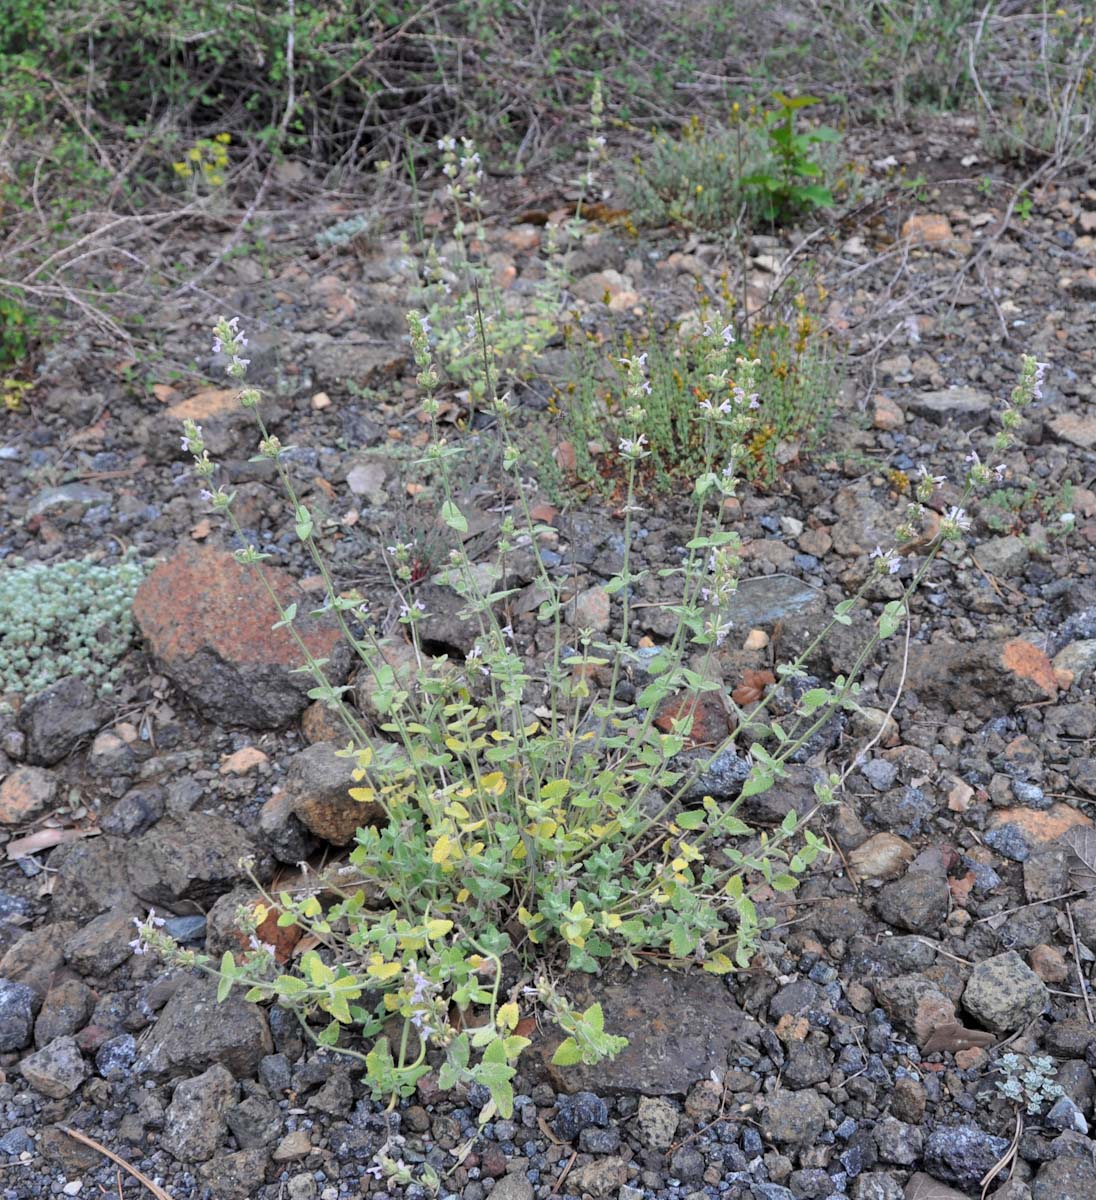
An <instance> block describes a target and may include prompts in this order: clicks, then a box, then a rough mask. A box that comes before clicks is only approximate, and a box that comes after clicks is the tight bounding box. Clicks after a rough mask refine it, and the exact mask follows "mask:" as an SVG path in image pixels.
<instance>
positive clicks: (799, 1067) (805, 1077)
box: [782, 1041, 833, 1090]
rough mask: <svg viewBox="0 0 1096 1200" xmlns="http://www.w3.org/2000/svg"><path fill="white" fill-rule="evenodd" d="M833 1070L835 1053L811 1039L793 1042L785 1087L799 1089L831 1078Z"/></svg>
mask: <svg viewBox="0 0 1096 1200" xmlns="http://www.w3.org/2000/svg"><path fill="white" fill-rule="evenodd" d="M832 1070H833V1055H832V1054H831V1053H830V1052H829V1051H828V1050H827V1049H826V1048H825V1046H821V1045H819V1044H818V1043H817V1042H811V1041H807V1042H792V1044H791V1045H790V1046H789V1047H788V1057H787V1060H786V1061H785V1063H784V1074H783V1076H782V1079H783V1081H784V1085H785V1087H789V1088H792V1089H793V1090H798V1089H799V1088H805V1087H813V1086H814V1085H815V1084H816V1083H822V1082H823V1081H825V1080H826V1079H829V1077H830V1072H831V1071H832Z"/></svg>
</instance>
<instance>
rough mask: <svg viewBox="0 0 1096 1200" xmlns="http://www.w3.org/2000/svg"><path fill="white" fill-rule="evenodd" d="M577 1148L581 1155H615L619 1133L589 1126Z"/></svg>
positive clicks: (581, 1136) (579, 1138) (618, 1144)
mask: <svg viewBox="0 0 1096 1200" xmlns="http://www.w3.org/2000/svg"><path fill="white" fill-rule="evenodd" d="M496 1136H497V1134H496ZM578 1148H579V1151H580V1152H581V1153H583V1154H615V1153H616V1152H617V1151H618V1150H619V1149H620V1131H619V1130H618V1129H617V1128H616V1127H615V1126H613V1127H612V1128H609V1129H598V1128H597V1127H596V1126H593V1125H589V1126H587V1127H586V1128H585V1129H584V1130H583V1131H582V1132H581V1133H580V1134H579V1135H578Z"/></svg>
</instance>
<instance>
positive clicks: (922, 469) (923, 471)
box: [917, 463, 947, 487]
mask: <svg viewBox="0 0 1096 1200" xmlns="http://www.w3.org/2000/svg"><path fill="white" fill-rule="evenodd" d="M917 473H918V475H920V476H921V478H922V479H927V480H929V481H931V482H932V483H934V484H935V485H936V486H937V487H942V486H943V485H944V484H945V483H946V482H947V476H946V475H930V474H929V469H928V467H926V466H925V464H924V463H921V464H920V466H918V468H917Z"/></svg>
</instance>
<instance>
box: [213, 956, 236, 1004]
mask: <svg viewBox="0 0 1096 1200" xmlns="http://www.w3.org/2000/svg"><path fill="white" fill-rule="evenodd" d="M235 978H236V960H235V959H234V958H233V957H232V953H231V951H229V950H226V951H225V952H224V954H223V955H221V978H220V980H219V981H218V983H217V1003H218V1004H221V1003H223V1002H224V1001H225V1000H227V999H228V993H229V992H231V991H232V984H233V982H234V981H235Z"/></svg>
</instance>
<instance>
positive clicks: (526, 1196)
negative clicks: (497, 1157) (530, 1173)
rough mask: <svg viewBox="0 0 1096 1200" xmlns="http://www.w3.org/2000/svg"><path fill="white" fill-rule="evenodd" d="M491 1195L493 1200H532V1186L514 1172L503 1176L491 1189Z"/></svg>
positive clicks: (522, 1176) (523, 1177)
mask: <svg viewBox="0 0 1096 1200" xmlns="http://www.w3.org/2000/svg"><path fill="white" fill-rule="evenodd" d="M491 1195H492V1196H494V1197H495V1200H533V1185H532V1184H531V1183H530V1182H529V1180H528V1179H526V1178H525V1176H524V1175H519V1174H518V1173H517V1172H515V1173H514V1174H512V1175H504V1176H503V1177H502V1178H501V1179H500V1180H499V1181H498V1182H497V1183H496V1184H495V1186H494V1187H493V1188H492V1189H491Z"/></svg>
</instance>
